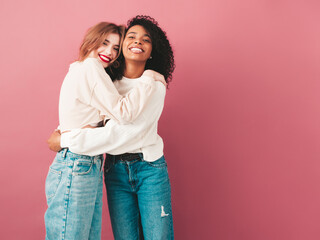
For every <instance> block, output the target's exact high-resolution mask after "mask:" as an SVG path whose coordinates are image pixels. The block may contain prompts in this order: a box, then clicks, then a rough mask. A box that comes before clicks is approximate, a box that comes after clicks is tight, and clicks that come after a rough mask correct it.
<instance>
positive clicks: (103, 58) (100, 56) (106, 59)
mask: <svg viewBox="0 0 320 240" xmlns="http://www.w3.org/2000/svg"><path fill="white" fill-rule="evenodd" d="M98 55H99V58H100V59H101V61H103V62H105V63H109V62H110V61H111V58H109V57H108V56H106V55H103V54H98Z"/></svg>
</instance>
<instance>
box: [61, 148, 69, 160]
mask: <svg viewBox="0 0 320 240" xmlns="http://www.w3.org/2000/svg"><path fill="white" fill-rule="evenodd" d="M67 152H68V148H64V149H63V153H62V157H63V158H66V155H67Z"/></svg>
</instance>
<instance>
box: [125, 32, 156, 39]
mask: <svg viewBox="0 0 320 240" xmlns="http://www.w3.org/2000/svg"><path fill="white" fill-rule="evenodd" d="M131 33H132V34H135V35H137V33H136V32H128V33H127V35H129V34H131ZM143 36H146V37H148V38H150V39H151V36H150V35H149V34H145V35H143Z"/></svg>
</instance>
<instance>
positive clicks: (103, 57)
mask: <svg viewBox="0 0 320 240" xmlns="http://www.w3.org/2000/svg"><path fill="white" fill-rule="evenodd" d="M100 57H101V58H102V59H104V60H106V61H109V59H108V58H106V57H105V56H102V55H100Z"/></svg>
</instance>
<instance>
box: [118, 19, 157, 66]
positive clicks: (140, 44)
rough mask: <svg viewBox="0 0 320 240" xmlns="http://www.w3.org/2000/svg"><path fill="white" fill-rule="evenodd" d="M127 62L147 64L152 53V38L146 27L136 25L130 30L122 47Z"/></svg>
mask: <svg viewBox="0 0 320 240" xmlns="http://www.w3.org/2000/svg"><path fill="white" fill-rule="evenodd" d="M122 52H123V56H124V58H125V60H126V61H128V60H132V61H139V62H144V63H145V62H147V60H148V59H149V58H150V56H151V52H152V42H151V36H150V35H149V34H148V33H147V31H146V30H145V29H144V27H142V26H140V25H135V26H132V27H131V28H129V30H128V32H127V34H126V36H125V38H124V41H123V45H122Z"/></svg>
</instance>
